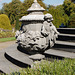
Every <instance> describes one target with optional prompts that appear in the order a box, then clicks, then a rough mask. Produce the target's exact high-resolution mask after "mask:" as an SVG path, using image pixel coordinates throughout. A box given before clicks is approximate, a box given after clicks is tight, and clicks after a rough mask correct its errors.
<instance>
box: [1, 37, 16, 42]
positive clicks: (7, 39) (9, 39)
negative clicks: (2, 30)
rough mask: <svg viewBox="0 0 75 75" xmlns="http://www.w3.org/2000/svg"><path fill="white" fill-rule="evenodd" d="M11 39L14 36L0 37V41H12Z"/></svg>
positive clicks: (13, 38)
mask: <svg viewBox="0 0 75 75" xmlns="http://www.w3.org/2000/svg"><path fill="white" fill-rule="evenodd" d="M13 40H15V37H9V38H0V42H7V41H13Z"/></svg>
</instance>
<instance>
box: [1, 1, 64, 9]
mask: <svg viewBox="0 0 75 75" xmlns="http://www.w3.org/2000/svg"><path fill="white" fill-rule="evenodd" d="M11 1H12V0H0V9H1V8H2V4H3V3H9V2H11ZM20 1H22V2H23V1H24V0H20ZM63 1H64V0H44V3H45V4H47V5H55V6H56V5H60V4H63Z"/></svg>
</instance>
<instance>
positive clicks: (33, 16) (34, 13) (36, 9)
mask: <svg viewBox="0 0 75 75" xmlns="http://www.w3.org/2000/svg"><path fill="white" fill-rule="evenodd" d="M44 10H45V9H44V8H43V7H41V6H40V5H39V3H37V0H34V2H33V4H32V6H31V7H30V8H29V9H28V10H27V11H28V12H30V13H29V14H28V15H27V16H23V17H22V18H21V19H20V21H44V14H43V11H44Z"/></svg>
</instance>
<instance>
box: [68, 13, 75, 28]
mask: <svg viewBox="0 0 75 75" xmlns="http://www.w3.org/2000/svg"><path fill="white" fill-rule="evenodd" d="M69 27H70V28H75V13H73V14H71V16H70V17H69Z"/></svg>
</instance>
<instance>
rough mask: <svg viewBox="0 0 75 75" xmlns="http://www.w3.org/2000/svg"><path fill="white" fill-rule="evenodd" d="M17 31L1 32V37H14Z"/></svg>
mask: <svg viewBox="0 0 75 75" xmlns="http://www.w3.org/2000/svg"><path fill="white" fill-rule="evenodd" d="M14 36H15V33H12V32H0V38H7V37H14Z"/></svg>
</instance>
